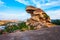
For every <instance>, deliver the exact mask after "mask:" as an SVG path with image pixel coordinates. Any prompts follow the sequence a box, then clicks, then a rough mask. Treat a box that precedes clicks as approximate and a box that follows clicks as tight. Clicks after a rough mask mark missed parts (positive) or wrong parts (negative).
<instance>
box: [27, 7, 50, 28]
mask: <svg viewBox="0 0 60 40" xmlns="http://www.w3.org/2000/svg"><path fill="white" fill-rule="evenodd" d="M26 12H27V13H29V14H31V18H30V19H28V20H27V22H26V25H28V26H29V28H30V27H32V26H33V27H34V29H40V28H44V27H50V24H51V20H50V17H49V16H48V15H47V14H46V13H45V12H44V11H43V10H41V9H40V8H36V7H33V6H27V8H26Z"/></svg>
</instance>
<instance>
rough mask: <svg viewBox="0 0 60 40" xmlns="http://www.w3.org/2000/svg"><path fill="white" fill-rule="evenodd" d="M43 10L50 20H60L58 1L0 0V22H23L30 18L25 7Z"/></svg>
mask: <svg viewBox="0 0 60 40" xmlns="http://www.w3.org/2000/svg"><path fill="white" fill-rule="evenodd" d="M29 5H31V6H35V7H37V8H41V9H43V10H44V11H45V12H46V13H47V14H48V15H49V16H50V18H51V19H60V0H0V20H14V19H16V20H25V19H28V18H30V17H31V16H30V14H28V13H26V11H25V8H26V6H29Z"/></svg>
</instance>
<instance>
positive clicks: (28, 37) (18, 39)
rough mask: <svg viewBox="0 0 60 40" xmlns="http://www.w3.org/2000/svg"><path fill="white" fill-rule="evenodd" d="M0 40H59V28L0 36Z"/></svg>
mask: <svg viewBox="0 0 60 40" xmlns="http://www.w3.org/2000/svg"><path fill="white" fill-rule="evenodd" d="M0 40H60V26H56V27H52V28H46V29H45V28H44V29H40V30H33V31H26V32H19V31H18V32H15V33H10V34H6V35H0Z"/></svg>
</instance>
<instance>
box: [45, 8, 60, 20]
mask: <svg viewBox="0 0 60 40" xmlns="http://www.w3.org/2000/svg"><path fill="white" fill-rule="evenodd" d="M46 13H47V14H48V15H49V16H50V17H51V19H60V9H58V10H49V11H47V12H46Z"/></svg>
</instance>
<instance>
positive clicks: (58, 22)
mask: <svg viewBox="0 0 60 40" xmlns="http://www.w3.org/2000/svg"><path fill="white" fill-rule="evenodd" d="M51 22H52V23H53V24H56V25H60V20H58V19H57V20H51Z"/></svg>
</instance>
